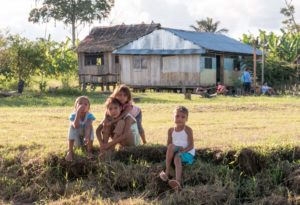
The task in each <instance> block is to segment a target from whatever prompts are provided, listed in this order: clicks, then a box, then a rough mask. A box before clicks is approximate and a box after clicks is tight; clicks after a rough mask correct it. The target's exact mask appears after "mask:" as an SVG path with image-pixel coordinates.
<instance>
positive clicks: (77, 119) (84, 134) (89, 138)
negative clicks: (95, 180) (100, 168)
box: [65, 96, 96, 161]
mask: <svg viewBox="0 0 300 205" xmlns="http://www.w3.org/2000/svg"><path fill="white" fill-rule="evenodd" d="M74 107H75V109H74V112H73V113H72V114H71V115H70V121H71V124H70V127H69V134H68V136H69V137H68V140H69V150H68V153H67V155H66V157H65V159H66V160H67V161H72V160H73V147H74V143H75V146H83V145H87V151H88V158H91V157H92V146H93V140H94V131H93V125H92V124H93V121H94V120H95V119H96V118H95V117H94V115H93V114H92V113H89V110H90V101H89V99H88V97H86V96H81V97H78V98H77V99H76V100H75V105H74Z"/></svg>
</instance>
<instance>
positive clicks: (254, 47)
mask: <svg viewBox="0 0 300 205" xmlns="http://www.w3.org/2000/svg"><path fill="white" fill-rule="evenodd" d="M256 44H257V40H256V39H255V40H254V43H253V86H254V93H255V94H256Z"/></svg>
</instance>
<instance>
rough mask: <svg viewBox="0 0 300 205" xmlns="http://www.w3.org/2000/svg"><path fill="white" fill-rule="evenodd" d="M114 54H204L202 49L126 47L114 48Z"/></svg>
mask: <svg viewBox="0 0 300 205" xmlns="http://www.w3.org/2000/svg"><path fill="white" fill-rule="evenodd" d="M113 53H114V54H120V55H122V54H129V55H190V54H204V53H205V51H204V50H202V49H167V50H165V49H164V50H161V49H126V50H121V49H120V50H115V51H114V52H113Z"/></svg>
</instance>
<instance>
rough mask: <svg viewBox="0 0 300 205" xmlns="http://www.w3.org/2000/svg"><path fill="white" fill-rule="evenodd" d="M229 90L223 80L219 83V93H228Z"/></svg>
mask: <svg viewBox="0 0 300 205" xmlns="http://www.w3.org/2000/svg"><path fill="white" fill-rule="evenodd" d="M227 92H228V90H227V88H226V87H225V86H224V85H222V84H221V82H218V84H217V94H218V95H226V94H227Z"/></svg>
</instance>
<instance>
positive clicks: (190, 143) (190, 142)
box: [180, 126, 194, 152]
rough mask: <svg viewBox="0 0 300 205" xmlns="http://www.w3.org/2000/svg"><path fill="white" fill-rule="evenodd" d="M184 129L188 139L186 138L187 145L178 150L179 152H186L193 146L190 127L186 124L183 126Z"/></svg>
mask: <svg viewBox="0 0 300 205" xmlns="http://www.w3.org/2000/svg"><path fill="white" fill-rule="evenodd" d="M185 131H186V133H187V135H188V139H187V140H188V144H189V145H188V146H187V147H186V148H185V149H182V150H180V151H181V152H188V151H190V150H191V149H193V148H194V137H193V130H192V129H191V128H190V127H188V126H186V127H185Z"/></svg>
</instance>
